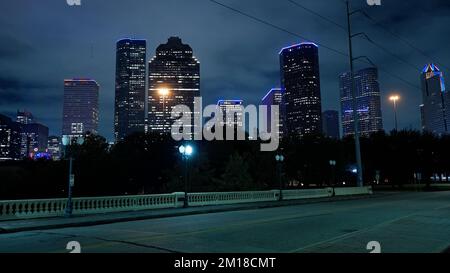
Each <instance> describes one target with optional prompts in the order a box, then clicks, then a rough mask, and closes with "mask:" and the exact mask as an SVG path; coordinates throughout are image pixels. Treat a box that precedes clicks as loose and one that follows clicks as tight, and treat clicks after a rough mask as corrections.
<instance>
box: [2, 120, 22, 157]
mask: <svg viewBox="0 0 450 273" xmlns="http://www.w3.org/2000/svg"><path fill="white" fill-rule="evenodd" d="M20 143H21V136H20V123H18V122H14V121H12V120H11V119H10V118H9V117H7V116H4V115H1V114H0V161H1V160H17V159H20V158H21V157H20Z"/></svg>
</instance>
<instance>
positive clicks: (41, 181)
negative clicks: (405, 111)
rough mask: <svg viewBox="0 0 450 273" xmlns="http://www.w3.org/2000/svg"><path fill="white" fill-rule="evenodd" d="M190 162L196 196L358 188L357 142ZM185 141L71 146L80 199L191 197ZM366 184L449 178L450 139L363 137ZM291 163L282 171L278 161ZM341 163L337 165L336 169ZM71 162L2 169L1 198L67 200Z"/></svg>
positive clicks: (239, 146)
mask: <svg viewBox="0 0 450 273" xmlns="http://www.w3.org/2000/svg"><path fill="white" fill-rule="evenodd" d="M190 144H191V145H192V146H193V147H194V153H193V155H192V156H191V157H190V158H189V160H188V164H189V166H188V170H189V171H188V177H189V179H188V181H189V185H188V190H189V191H190V192H211V191H246V190H270V189H278V188H279V180H278V179H279V175H280V177H281V181H282V184H283V187H284V188H290V189H298V188H311V187H324V186H330V185H337V186H344V185H345V186H352V185H356V174H355V173H354V170H355V169H356V166H355V159H354V158H355V157H354V154H355V153H354V141H353V138H352V137H347V138H344V139H342V140H336V139H331V138H327V137H324V136H308V137H304V138H302V139H283V141H282V143H281V147H280V149H279V150H278V151H276V152H261V151H260V143H259V142H258V141H213V142H207V141H195V142H192V143H190ZM179 145H180V143H179V142H175V141H173V140H172V139H171V137H170V136H160V135H154V134H139V133H138V134H134V135H131V136H129V137H127V138H126V139H125V140H124V141H121V142H119V143H117V144H115V145H114V146H109V145H108V143H107V141H106V139H105V138H104V137H102V136H98V135H87V136H86V138H85V141H84V143H83V144H82V145H73V146H71V147H70V148H69V149H68V151H67V153H66V155H69V154H70V155H72V156H73V158H74V164H73V167H74V168H73V171H74V174H75V187H74V196H75V197H77V196H80V197H81V196H110V195H135V194H158V193H171V192H180V191H181V192H182V191H184V187H185V186H184V166H185V165H184V164H183V161H182V158H181V156H180V154H179V152H178V146H179ZM361 150H362V158H363V170H364V182H365V184H366V185H372V184H377V183H380V184H384V185H390V186H393V187H401V186H402V185H404V184H410V183H414V181H415V177H417V174H418V173H419V174H420V176H421V177H422V181H421V183H424V184H425V183H426V184H429V183H430V182H431V177H432V176H434V175H435V174H444V175H445V176H446V177H448V176H450V156H449V155H450V137H449V136H443V137H437V136H434V135H432V134H428V133H420V132H417V131H406V130H405V131H399V132H397V131H394V132H391V133H390V134H386V133H384V132H379V133H375V134H373V135H371V136H370V137H363V138H361ZM277 154H283V155H284V158H285V161H284V162H283V163H282V165H281V167H280V168H281V172H277V163H276V160H275V156H276V155H277ZM330 161H334V162H336V165H335V166H334V165H332V164H330ZM68 179H69V170H68V161H67V157H66V158H63V160H61V161H46V160H38V161H32V160H23V161H8V162H1V163H0V199H2V200H6V199H30V198H57V197H66V195H67V184H68Z"/></svg>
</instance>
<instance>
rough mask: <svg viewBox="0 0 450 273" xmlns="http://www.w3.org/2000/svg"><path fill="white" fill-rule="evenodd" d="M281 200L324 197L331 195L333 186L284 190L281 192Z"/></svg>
mask: <svg viewBox="0 0 450 273" xmlns="http://www.w3.org/2000/svg"><path fill="white" fill-rule="evenodd" d="M282 194H283V200H297V199H310V198H325V197H332V196H333V188H325V189H310V190H309V189H308V190H286V191H283V192H282Z"/></svg>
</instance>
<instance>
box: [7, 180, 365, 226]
mask: <svg viewBox="0 0 450 273" xmlns="http://www.w3.org/2000/svg"><path fill="white" fill-rule="evenodd" d="M279 192H280V191H279V190H272V191H248V192H211V193H188V204H189V206H194V207H195V206H211V205H227V204H240V203H256V202H267V201H277V200H278V199H279ZM371 193H372V188H371V187H363V188H335V189H333V188H325V189H308V190H284V191H282V195H283V200H296V199H310V198H324V197H331V196H333V195H336V196H342V195H359V194H371ZM72 201H73V214H74V215H89V214H99V213H108V212H125V211H139V210H150V209H164V208H180V207H182V206H183V203H184V193H183V192H177V193H171V194H158V195H134V196H109V197H81V198H73V199H72ZM66 205H67V199H66V198H59V199H35V200H10V201H0V220H13V219H27V218H41V217H56V216H63V215H64V213H65V210H66Z"/></svg>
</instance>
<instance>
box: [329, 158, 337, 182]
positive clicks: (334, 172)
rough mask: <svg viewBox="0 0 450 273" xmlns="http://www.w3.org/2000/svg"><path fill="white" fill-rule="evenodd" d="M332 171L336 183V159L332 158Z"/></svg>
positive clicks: (333, 180)
mask: <svg viewBox="0 0 450 273" xmlns="http://www.w3.org/2000/svg"><path fill="white" fill-rule="evenodd" d="M330 166H331V169H332V170H331V172H332V176H333V177H332V180H331V182H332V183H333V185H335V184H336V160H330Z"/></svg>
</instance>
